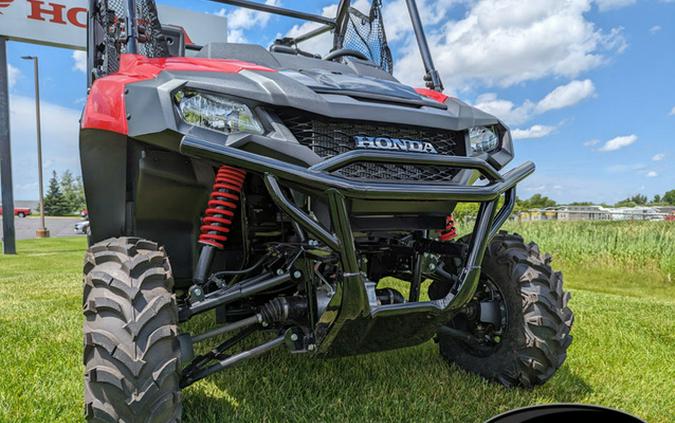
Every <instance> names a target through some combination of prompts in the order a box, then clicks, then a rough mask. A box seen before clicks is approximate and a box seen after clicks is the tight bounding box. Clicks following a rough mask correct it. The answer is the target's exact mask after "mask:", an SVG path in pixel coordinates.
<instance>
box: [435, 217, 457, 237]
mask: <svg viewBox="0 0 675 423" xmlns="http://www.w3.org/2000/svg"><path fill="white" fill-rule="evenodd" d="M456 237H457V228H456V227H455V218H454V217H452V215H448V217H447V218H446V219H445V229H443V230H442V231H440V234H439V236H438V239H439V240H440V241H451V240H453V239H455V238H456Z"/></svg>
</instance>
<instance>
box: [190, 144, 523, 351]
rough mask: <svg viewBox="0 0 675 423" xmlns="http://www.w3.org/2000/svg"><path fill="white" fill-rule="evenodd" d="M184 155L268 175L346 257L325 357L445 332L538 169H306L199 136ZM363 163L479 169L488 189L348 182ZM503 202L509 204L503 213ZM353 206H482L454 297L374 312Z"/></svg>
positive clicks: (321, 332) (385, 156)
mask: <svg viewBox="0 0 675 423" xmlns="http://www.w3.org/2000/svg"><path fill="white" fill-rule="evenodd" d="M181 152H183V153H184V154H186V155H189V156H193V157H199V158H204V159H210V160H214V161H216V162H218V163H223V164H228V165H232V166H237V167H240V168H243V169H246V170H247V171H251V172H255V173H259V174H261V175H263V176H264V179H265V184H266V186H267V189H268V191H269V193H270V195H271V197H272V199H273V200H274V202H275V203H276V205H277V206H278V207H279V208H280V209H281V210H282V211H283V212H284V213H286V214H287V215H288V216H289V217H290V218H291V219H292V220H293V221H295V222H297V223H298V224H299V225H300V226H302V227H303V228H304V229H305V230H306V231H307V232H309V233H310V234H311V235H313V236H314V237H315V238H316V239H317V240H319V241H321V242H322V243H324V244H325V245H327V246H328V247H330V248H331V249H333V250H334V251H335V252H336V253H338V254H339V255H340V257H341V264H342V270H343V278H342V280H341V281H340V282H339V283H338V287H337V292H336V294H335V295H334V296H333V298H332V300H331V302H330V304H329V306H328V309H327V311H326V312H325V313H324V314H323V315H322V316H321V318H320V319H319V322H318V323H317V326H316V333H317V335H318V337H319V338H321V339H320V340H319V341H320V344H319V352H321V353H324V354H326V355H347V354H355V353H362V352H370V351H379V350H384V349H392V348H399V347H403V346H409V345H415V344H418V343H421V342H424V341H426V340H427V339H429V338H431V337H432V336H433V335H434V334H435V333H436V330H437V329H438V327H439V326H440V325H442V324H443V323H445V322H447V321H448V320H449V318H450V316H451V315H452V314H453V313H454V312H455V311H456V310H458V309H459V308H461V307H462V306H463V305H465V304H466V303H467V302H468V301H469V300H470V298H471V297H472V296H473V294H474V292H475V290H476V286H477V284H478V278H479V275H480V264H481V262H482V259H483V254H484V253H485V249H486V246H487V244H488V242H489V240H490V239H491V238H492V237H493V236H494V235H495V234H496V233H497V231H498V230H499V228H500V227H501V226H502V224H503V223H504V222H505V221H506V219H508V217H509V215H510V214H511V212H512V211H513V207H514V205H515V198H516V194H515V187H516V184H518V182H520V181H521V180H523V179H524V178H526V177H527V176H528V175H530V174H531V173H532V172H534V168H535V167H534V164H533V163H532V162H526V163H524V164H522V165H520V166H518V167H516V168H514V169H512V170H511V171H509V172H507V173H506V174H504V175H501V174H499V172H498V171H497V170H496V169H495V168H494V167H493V166H491V165H490V164H489V163H488V162H487V161H485V160H482V159H478V158H473V157H460V156H432V155H428V154H420V153H391V152H381V151H369V150H354V151H350V152H348V153H344V154H341V155H339V156H335V157H333V158H331V159H328V160H326V161H323V162H321V163H318V164H316V165H314V166H311V167H309V168H305V167H302V166H298V165H294V164H289V163H286V162H283V161H280V160H276V159H273V158H269V157H266V156H262V155H258V154H254V153H250V152H247V151H243V150H240V149H237V148H233V147H227V146H224V145H221V144H217V143H213V142H209V141H205V140H202V139H198V138H195V137H191V136H185V137H184V138H183V141H182V143H181ZM358 161H367V162H386V163H405V164H411V165H434V166H441V167H448V168H459V169H471V170H475V171H477V172H478V173H479V174H480V175H481V176H482V177H483V178H484V179H485V180H486V181H487V183H486V184H485V185H481V186H471V185H468V186H467V185H456V184H446V185H440V184H419V183H383V182H370V181H354V180H348V179H345V178H343V177H340V176H336V175H335V174H334V173H333V172H335V171H336V170H338V169H340V168H342V167H344V166H347V165H349V164H350V163H354V162H358ZM282 186H289V187H292V188H293V189H296V190H299V191H305V192H308V193H321V194H322V195H324V196H326V197H327V198H328V202H329V205H330V222H331V226H330V228H326V227H324V226H322V225H321V224H320V223H318V222H316V221H315V220H314V219H312V218H311V217H310V216H309V215H308V214H307V213H305V212H304V211H303V210H301V209H300V208H298V207H297V206H296V205H295V204H293V202H291V201H290V200H289V199H288V198H286V196H285V195H284V193H283V190H282ZM502 195H504V202H503V204H502V206H501V207H500V208H499V210H497V205H498V202H499V199H500V197H501V196H502ZM350 199H365V200H411V201H446V202H447V201H456V202H477V203H480V209H479V212H478V216H477V219H476V223H475V227H474V229H473V235H472V237H471V241H470V244H469V253H468V256H467V258H466V260H465V264H464V268H463V270H462V271H461V274H460V277H459V282H458V283H457V284H456V285H455V286H454V287H453V289H452V290H451V292H450V293H449V294H448V295H447V296H446V297H445V298H442V299H439V300H433V301H423V302H412V303H405V304H392V305H380V306H371V305H370V304H369V301H368V295H367V291H366V287H365V284H364V282H365V280H364V275H363V274H362V273H361V271H360V269H359V265H358V260H357V256H356V249H355V246H354V236H353V232H352V229H351V226H350V219H349V213H348V208H347V201H348V200H350Z"/></svg>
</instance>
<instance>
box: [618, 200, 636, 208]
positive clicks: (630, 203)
mask: <svg viewBox="0 0 675 423" xmlns="http://www.w3.org/2000/svg"><path fill="white" fill-rule="evenodd" d="M636 206H637V204H636V203H635V202H633V201H631V199H630V198H626V199H625V200H621V201H619V202H618V203H616V204H614V207H636Z"/></svg>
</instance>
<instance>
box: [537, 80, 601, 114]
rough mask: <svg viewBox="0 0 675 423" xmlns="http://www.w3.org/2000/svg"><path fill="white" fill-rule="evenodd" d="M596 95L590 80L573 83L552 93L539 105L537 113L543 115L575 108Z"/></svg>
mask: <svg viewBox="0 0 675 423" xmlns="http://www.w3.org/2000/svg"><path fill="white" fill-rule="evenodd" d="M594 94H595V86H594V85H593V82H592V81H591V80H590V79H585V80H583V81H572V82H570V83H569V84H567V85H561V86H559V87H557V88H556V89H554V90H553V91H551V92H550V93H549V94H548V95H547V96H546V97H544V98H543V99H542V100H541V101H540V102H539V103H538V104H537V111H538V112H539V113H543V112H546V111H548V110H555V109H562V108H564V107H569V106H573V105H575V104H577V103H578V102H580V101H581V100H584V99H586V98H588V97H590V96H592V95H594Z"/></svg>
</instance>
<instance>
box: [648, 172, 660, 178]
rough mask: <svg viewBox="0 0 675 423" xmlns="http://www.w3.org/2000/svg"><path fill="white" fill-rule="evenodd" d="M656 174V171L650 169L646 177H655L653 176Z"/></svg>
mask: <svg viewBox="0 0 675 423" xmlns="http://www.w3.org/2000/svg"><path fill="white" fill-rule="evenodd" d="M657 176H659V174H658V173H656V172H654V171H653V170H650V171H649V172H647V177H648V178H655V177H657Z"/></svg>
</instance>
